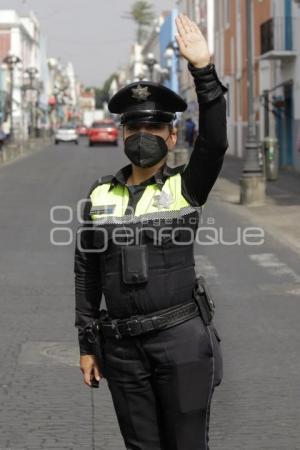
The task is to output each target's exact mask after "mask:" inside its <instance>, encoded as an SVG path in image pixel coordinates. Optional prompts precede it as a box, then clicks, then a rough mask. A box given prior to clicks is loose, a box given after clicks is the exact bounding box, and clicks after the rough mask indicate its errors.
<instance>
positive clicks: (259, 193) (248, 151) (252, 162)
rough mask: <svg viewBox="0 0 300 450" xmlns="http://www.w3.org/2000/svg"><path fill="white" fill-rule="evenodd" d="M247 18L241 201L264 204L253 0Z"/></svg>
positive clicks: (248, 8) (249, 5)
mask: <svg viewBox="0 0 300 450" xmlns="http://www.w3.org/2000/svg"><path fill="white" fill-rule="evenodd" d="M246 6H247V8H246V18H247V53H248V67H247V75H248V135H247V142H246V146H245V161H244V168H243V174H242V177H241V178H240V203H241V204H247V205H262V204H264V202H265V189H266V185H265V178H264V175H263V171H262V167H261V166H260V164H259V157H258V152H259V149H260V146H261V144H260V143H259V142H258V139H257V134H256V125H255V112H254V106H253V103H254V93H253V67H252V62H253V48H252V0H246Z"/></svg>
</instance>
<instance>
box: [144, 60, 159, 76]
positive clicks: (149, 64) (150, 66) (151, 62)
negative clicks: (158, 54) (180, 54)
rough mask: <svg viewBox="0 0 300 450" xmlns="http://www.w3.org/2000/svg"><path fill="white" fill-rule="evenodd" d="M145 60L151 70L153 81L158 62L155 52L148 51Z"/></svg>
mask: <svg viewBox="0 0 300 450" xmlns="http://www.w3.org/2000/svg"><path fill="white" fill-rule="evenodd" d="M144 62H145V64H146V66H147V67H148V70H149V74H150V81H153V69H154V66H155V64H157V60H156V59H155V56H154V55H153V53H148V54H147V56H146V58H145V61H144Z"/></svg>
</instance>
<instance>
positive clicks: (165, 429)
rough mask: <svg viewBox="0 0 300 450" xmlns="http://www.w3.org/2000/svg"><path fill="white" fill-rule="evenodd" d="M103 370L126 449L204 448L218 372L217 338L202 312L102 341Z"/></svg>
mask: <svg viewBox="0 0 300 450" xmlns="http://www.w3.org/2000/svg"><path fill="white" fill-rule="evenodd" d="M102 358H103V360H102V362H101V366H102V372H103V376H104V377H105V378H106V380H107V383H108V387H109V389H110V392H111V395H112V400H113V404H114V408H115V411H116V415H117V419H118V423H119V426H120V430H121V433H122V436H123V439H124V442H125V446H126V449H127V450H160V449H162V450H208V449H209V446H208V440H209V437H208V431H209V417H210V404H211V399H212V395H213V391H214V388H215V387H216V386H218V385H219V384H220V383H221V380H222V377H223V358H222V350H221V344H220V338H219V336H218V333H217V330H216V329H215V326H214V324H213V322H211V323H210V325H209V326H205V325H204V323H203V321H202V319H201V317H200V316H197V317H195V318H193V319H189V320H187V321H185V322H183V323H181V324H179V325H176V326H174V327H172V328H169V329H166V330H160V331H152V332H150V333H147V334H144V335H141V336H136V337H130V338H122V339H120V340H115V339H110V338H109V339H106V340H105V342H104V343H102Z"/></svg>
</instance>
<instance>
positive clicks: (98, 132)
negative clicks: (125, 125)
mask: <svg viewBox="0 0 300 450" xmlns="http://www.w3.org/2000/svg"><path fill="white" fill-rule="evenodd" d="M88 137H89V146H90V147H92V146H93V145H94V144H96V143H111V144H114V145H118V137H119V131H118V128H117V126H116V124H115V122H114V121H113V120H110V119H106V120H98V121H97V122H93V123H92V126H91V128H90V129H89V131H88Z"/></svg>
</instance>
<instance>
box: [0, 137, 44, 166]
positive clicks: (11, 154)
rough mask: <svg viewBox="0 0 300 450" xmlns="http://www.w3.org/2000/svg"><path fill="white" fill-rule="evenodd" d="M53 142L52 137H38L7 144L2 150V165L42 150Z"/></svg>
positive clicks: (0, 160) (0, 152)
mask: <svg viewBox="0 0 300 450" xmlns="http://www.w3.org/2000/svg"><path fill="white" fill-rule="evenodd" d="M50 144H51V139H50V138H41V139H39V138H37V139H34V140H28V141H26V142H21V143H16V144H7V145H5V146H3V148H2V150H0V167H2V166H5V165H6V164H8V163H11V162H14V161H16V160H18V159H20V158H23V157H25V156H27V155H30V154H31V153H34V152H36V151H40V150H42V149H44V148H45V147H47V146H48V145H50Z"/></svg>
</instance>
